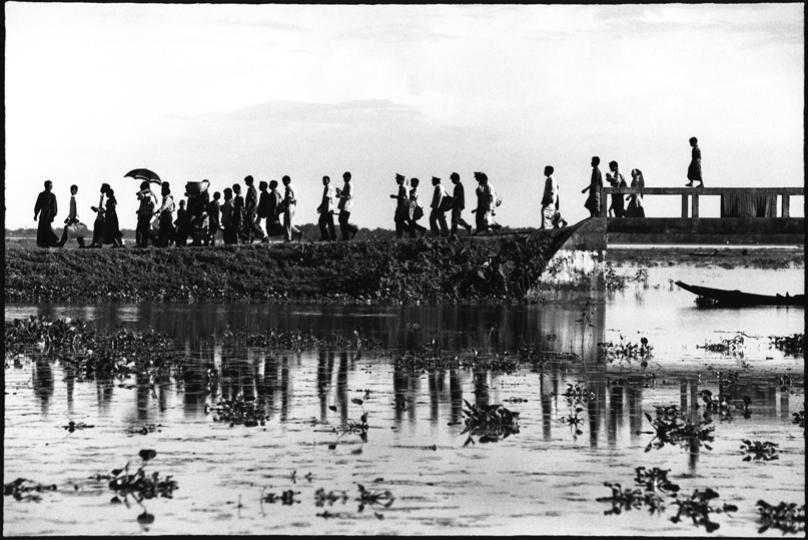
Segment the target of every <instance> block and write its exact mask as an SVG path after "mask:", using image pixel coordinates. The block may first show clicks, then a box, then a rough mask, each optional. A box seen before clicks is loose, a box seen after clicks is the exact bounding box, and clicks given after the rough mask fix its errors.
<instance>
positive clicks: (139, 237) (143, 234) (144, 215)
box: [135, 182, 157, 247]
mask: <svg viewBox="0 0 808 540" xmlns="http://www.w3.org/2000/svg"><path fill="white" fill-rule="evenodd" d="M137 200H138V208H137V212H136V213H137V227H136V228H135V245H136V246H137V247H146V246H148V245H149V240H151V239H152V234H151V220H152V216H153V215H154V209H155V208H156V207H157V196H156V195H155V194H154V192H152V190H151V188H150V187H149V183H148V182H141V183H140V191H138V192H137Z"/></svg>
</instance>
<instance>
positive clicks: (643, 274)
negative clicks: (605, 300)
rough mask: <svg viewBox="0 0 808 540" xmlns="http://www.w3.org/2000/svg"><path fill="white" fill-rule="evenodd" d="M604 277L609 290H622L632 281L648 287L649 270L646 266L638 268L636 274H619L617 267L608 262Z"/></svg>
mask: <svg viewBox="0 0 808 540" xmlns="http://www.w3.org/2000/svg"><path fill="white" fill-rule="evenodd" d="M603 279H604V282H605V284H606V290H607V291H622V290H623V289H625V288H626V287H628V286H629V284H631V283H636V284H639V285H642V286H643V287H644V288H648V270H647V269H646V268H638V269H637V270H636V271H635V272H634V274H631V275H629V274H618V273H617V271H616V270H615V267H614V266H613V265H612V264H611V263H608V262H607V263H606V269H605V270H604V272H603Z"/></svg>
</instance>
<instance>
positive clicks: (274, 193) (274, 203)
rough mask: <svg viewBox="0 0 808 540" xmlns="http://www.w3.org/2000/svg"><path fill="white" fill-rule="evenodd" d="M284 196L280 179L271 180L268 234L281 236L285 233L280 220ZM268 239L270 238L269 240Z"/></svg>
mask: <svg viewBox="0 0 808 540" xmlns="http://www.w3.org/2000/svg"><path fill="white" fill-rule="evenodd" d="M282 202H283V197H282V196H281V194H280V193H279V192H278V181H277V180H271V181H270V182H269V203H268V204H267V221H266V227H267V236H268V237H269V236H279V235H282V234H285V231H284V229H283V225H281V221H280V213H281V203H282ZM267 241H268V240H267Z"/></svg>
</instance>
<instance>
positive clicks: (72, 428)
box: [62, 420, 95, 433]
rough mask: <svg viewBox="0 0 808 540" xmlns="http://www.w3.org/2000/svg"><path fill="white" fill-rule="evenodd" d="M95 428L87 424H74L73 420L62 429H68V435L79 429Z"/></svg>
mask: <svg viewBox="0 0 808 540" xmlns="http://www.w3.org/2000/svg"><path fill="white" fill-rule="evenodd" d="M94 427H95V426H93V425H90V424H85V423H84V422H74V421H73V420H71V421H70V422H68V423H67V425H66V426H62V429H66V430H67V432H68V433H73V432H74V431H76V430H79V429H90V428H94Z"/></svg>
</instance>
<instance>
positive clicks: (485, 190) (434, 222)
mask: <svg viewBox="0 0 808 540" xmlns="http://www.w3.org/2000/svg"><path fill="white" fill-rule="evenodd" d="M449 179H450V180H451V182H452V184H453V185H454V188H453V189H452V194H451V195H450V194H449V192H448V190H447V189H446V188H445V187H444V186H443V184H442V182H441V179H440V178H439V177H437V176H433V177H432V186H433V188H432V199H431V201H430V203H429V209H430V210H429V229H428V230H429V231H430V233H431V234H432V235H433V236H449V235H451V236H456V235H457V230H458V227H459V226H462V227H463V228H464V229H465V230H466V232H467V233H468V234H472V230H473V231H474V233H473V234H480V233H483V232H486V231H488V230H499V229H500V228H501V225H499V224H498V223H497V222H495V221H494V215H495V214H496V209H497V207H498V206H499V205H500V204H502V199H501V198H500V197H499V196H498V195H497V194H496V192H495V191H494V188H493V186H491V184H490V182H489V181H488V176H487V175H486V174H485V173H483V172H475V173H474V179H475V180H476V181H477V183H478V186H477V189H476V191H475V193H476V195H477V205H476V207H475V208H474V209H473V210H472V213H474V214H476V218H475V225H476V227H475V228H472V226H471V225H470V224H469V223H468V222H466V220H465V219H463V215H462V214H463V210H465V208H466V192H465V187H464V186H463V182H461V180H460V175H459V174H458V173H456V172H453V173H452V174H451V175H449ZM395 181H396V184H397V185H398V190H397V192H396V193H394V194H391V195H390V198H391V199H395V200H396V209H395V213H394V215H393V222H394V223H395V230H396V237H397V238H402V237H403V236H404V235H405V234H408V235H409V236H410V237H411V238H415V237H416V236H419V235H420V236H423V235H424V234H426V232H427V228H426V227H424V226H423V225H421V224H420V223H418V221H419V220H420V219H421V218H423V217H424V208H423V206H422V205H421V191H420V188H419V186H420V180H419V179H418V178H410V180H409V181H407V178H406V177H405V176H404V175H402V174H398V173H397V174H396V176H395ZM446 212H451V214H450V222H449V223H451V227H450V225H449V223H447V221H446Z"/></svg>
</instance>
